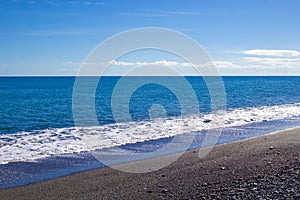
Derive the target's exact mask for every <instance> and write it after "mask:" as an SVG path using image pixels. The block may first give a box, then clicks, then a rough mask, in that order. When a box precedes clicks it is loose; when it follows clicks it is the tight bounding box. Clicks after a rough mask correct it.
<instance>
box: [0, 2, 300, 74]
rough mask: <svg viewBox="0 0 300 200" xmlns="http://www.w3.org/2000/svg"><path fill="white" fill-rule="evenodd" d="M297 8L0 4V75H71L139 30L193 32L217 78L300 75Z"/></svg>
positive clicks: (243, 4)
mask: <svg viewBox="0 0 300 200" xmlns="http://www.w3.org/2000/svg"><path fill="white" fill-rule="evenodd" d="M299 10H300V1H298V0H247V1H246V0H162V1H150V0H147V1H146V0H140V1H114V0H113V1H105V0H103V1H101V0H99V1H98V0H87V1H76V0H71V1H62V0H45V1H42V0H41V1H34V0H31V1H25V0H24V1H22V0H10V1H9V0H8V1H0V29H1V31H0V75H76V73H77V70H78V69H79V67H80V63H81V62H82V61H83V60H84V58H85V57H86V56H87V55H88V53H89V52H90V51H91V50H92V49H93V48H94V47H95V46H96V45H98V44H99V43H100V42H102V41H103V40H105V39H107V38H108V37H110V36H112V35H114V34H117V33H119V32H121V31H125V30H128V29H132V28H141V27H162V28H170V29H174V30H176V31H179V32H182V33H184V34H186V35H188V36H190V37H192V38H193V39H195V40H196V41H197V42H198V43H199V44H201V45H202V46H203V47H204V48H205V49H206V50H207V52H208V53H209V55H210V56H211V58H212V59H213V60H214V61H215V63H216V65H217V66H218V68H219V71H220V72H221V74H224V75H247V74H250V75H251V74H268V75H273V74H275V75H294V74H297V75H299V74H300V39H299V35H300V26H299V19H300V12H299ZM154 58H155V57H151V58H150V57H149V59H148V60H147V56H142V57H141V56H137V57H136V58H134V57H133V58H132V60H130V63H135V62H150V63H153V62H156V61H161V60H155V59H154ZM141 59H142V60H141ZM164 60H165V61H167V62H169V61H170V62H171V61H173V60H168V58H165V59H164ZM158 63H161V62H158ZM117 64H118V63H117ZM123 64H124V63H123ZM121 65H122V64H120V66H119V67H122V66H121Z"/></svg>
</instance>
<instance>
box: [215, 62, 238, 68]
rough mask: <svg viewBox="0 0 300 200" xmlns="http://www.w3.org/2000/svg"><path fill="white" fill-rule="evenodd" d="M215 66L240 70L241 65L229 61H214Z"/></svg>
mask: <svg viewBox="0 0 300 200" xmlns="http://www.w3.org/2000/svg"><path fill="white" fill-rule="evenodd" d="M214 64H215V65H216V67H217V68H240V66H239V65H236V64H234V63H232V62H228V61H214Z"/></svg>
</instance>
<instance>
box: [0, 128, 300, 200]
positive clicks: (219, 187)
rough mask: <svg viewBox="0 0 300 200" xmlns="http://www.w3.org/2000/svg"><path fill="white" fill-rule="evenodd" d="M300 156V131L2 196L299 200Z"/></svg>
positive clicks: (1, 192)
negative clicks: (155, 166) (144, 169)
mask: <svg viewBox="0 0 300 200" xmlns="http://www.w3.org/2000/svg"><path fill="white" fill-rule="evenodd" d="M299 150H300V128H298V129H293V130H287V131H283V132H279V133H276V134H271V135H267V136H260V137H256V138H253V139H247V140H244V141H239V142H234V143H229V144H223V145H218V146H215V147H214V149H213V150H212V151H211V152H210V153H209V154H208V156H206V157H205V158H203V159H199V158H198V151H199V150H197V151H193V150H192V151H189V152H186V153H185V154H184V155H183V156H182V157H181V158H180V159H178V160H177V161H176V162H175V163H173V164H171V165H170V166H168V167H166V168H163V169H161V170H159V171H155V172H150V173H146V174H131V173H125V172H119V171H116V170H113V169H111V168H103V169H99V170H93V171H88V172H83V173H79V174H75V175H71V176H67V177H62V178H58V179H54V180H49V181H44V182H40V183H35V184H31V185H28V186H24V187H18V188H13V189H6V190H0V199H3V200H5V199H42V200H44V199H300V153H299ZM156 159H158V161H159V159H164V157H161V158H156ZM140 162H141V161H140ZM143 162H145V161H143ZM127 165H130V166H134V164H133V163H129V164H127Z"/></svg>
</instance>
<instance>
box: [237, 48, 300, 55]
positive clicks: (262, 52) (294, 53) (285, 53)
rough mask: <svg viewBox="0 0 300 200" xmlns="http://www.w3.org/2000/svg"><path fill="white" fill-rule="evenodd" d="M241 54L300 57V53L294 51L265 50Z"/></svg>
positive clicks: (247, 51)
mask: <svg viewBox="0 0 300 200" xmlns="http://www.w3.org/2000/svg"><path fill="white" fill-rule="evenodd" d="M242 53H244V54H247V55H253V56H276V57H297V56H300V51H296V50H283V49H278V50H267V49H252V50H246V51H243V52H242Z"/></svg>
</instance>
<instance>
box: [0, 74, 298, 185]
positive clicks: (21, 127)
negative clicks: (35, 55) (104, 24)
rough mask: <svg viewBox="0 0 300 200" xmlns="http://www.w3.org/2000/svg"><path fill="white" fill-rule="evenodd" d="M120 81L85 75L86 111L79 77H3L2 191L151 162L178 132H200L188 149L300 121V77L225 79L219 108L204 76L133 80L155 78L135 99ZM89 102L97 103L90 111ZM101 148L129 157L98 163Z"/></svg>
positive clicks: (0, 110)
mask: <svg viewBox="0 0 300 200" xmlns="http://www.w3.org/2000/svg"><path fill="white" fill-rule="evenodd" d="M121 78H122V77H101V78H99V77H85V81H86V83H87V84H85V86H84V87H85V88H83V90H82V93H85V91H86V92H88V91H89V92H90V91H92V92H90V94H91V95H92V96H91V97H90V99H92V101H88V100H87V101H85V99H84V98H83V99H81V101H80V103H81V104H82V105H83V107H82V116H81V115H80V113H81V112H79V115H78V109H79V110H80V108H78V107H76V106H77V105H74V98H75V97H76V96H74V91H75V90H74V85H76V84H75V83H76V81H77V80H78V78H76V77H0V188H2V189H3V188H10V187H16V186H21V185H26V184H30V183H34V182H38V181H43V180H48V179H52V178H57V177H61V176H66V175H70V174H73V173H78V172H82V171H86V170H91V169H97V168H101V167H105V166H106V165H107V163H111V164H120V163H124V162H128V161H135V160H140V159H145V158H148V157H143V156H142V157H141V156H137V157H135V156H133V155H135V153H139V152H142V153H144V152H155V151H157V150H158V149H161V148H163V147H164V146H165V145H166V144H168V143H171V142H172V139H174V138H176V137H177V136H178V135H180V136H190V135H189V134H191V133H193V139H192V140H191V142H190V144H189V145H188V147H187V148H186V149H195V148H200V147H205V145H203V144H204V143H203V140H204V139H205V135H207V134H210V132H214V131H215V130H218V131H219V132H220V135H218V138H217V140H216V141H215V143H213V144H210V145H215V144H222V143H227V142H232V141H237V140H242V139H246V138H250V137H255V136H259V135H264V134H268V133H272V132H276V131H280V130H284V129H289V128H294V127H297V126H300V77H296V76H295V77H293V76H224V77H219V78H220V80H221V82H218V83H215V84H221V85H219V86H218V87H219V88H220V87H221V88H224V91H225V93H224V100H225V101H222V102H221V103H220V104H222V105H220V106H218V105H216V104H218V102H217V101H214V99H213V96H212V94H213V93H217V94H218V91H212V89H211V88H210V87H208V85H207V82H206V78H205V77H193V76H190V77H146V78H145V77H129V78H128V79H129V82H128V83H135V82H139V83H141V82H143V80H145V79H149V81H148V83H147V84H145V85H141V86H139V87H137V88H136V89H135V90H133V91H132V92H131V93H130V92H128V94H130V96H129V97H128V96H126V95H124V94H126V92H124V93H122V92H121V93H120V90H118V91H119V93H118V92H116V87H118V83H120V80H121ZM182 78H184V79H185V80H186V83H187V84H188V85H189V86H190V89H192V91H193V94H191V96H189V94H188V93H187V90H185V88H184V87H183V85H182V82H181V81H180V80H182ZM89 83H91V84H89ZM95 83H96V86H94V85H95ZM162 83H166V84H165V85H164V84H162ZM123 84H126V83H123ZM168 86H172V88H175V89H170V87H168ZM89 87H90V88H89ZM93 87H95V90H93V89H92V88H93ZM218 87H217V88H218ZM121 88H122V90H121V91H124V90H125V91H126V89H127V88H130V86H129V85H123V87H121ZM220 93H221V94H222V95H223V93H222V91H220ZM193 97H195V98H193ZM112 99H114V100H112ZM124 99H126V100H124ZM195 100H196V103H195ZM77 101H78V99H77ZM183 103H184V105H182V104H183ZM85 104H91V105H89V106H87V107H88V108H92V109H91V110H92V111H93V112H91V113H88V114H90V116H89V115H88V114H87V111H86V110H85V106H84V105H85ZM124 105H125V106H124ZM74 110H77V111H74ZM219 111H220V112H219ZM221 111H222V112H221ZM75 112H77V114H76V113H75ZM220 113H222V120H221V121H222V122H219V121H218V120H217V119H220V117H218V115H220ZM75 115H76V120H75ZM120 116H121V117H120ZM122 116H123V117H122ZM124 116H125V117H124ZM78 117H79V118H80V117H81V118H80V119H78ZM90 117H91V118H90ZM92 118H93V120H91V119H92ZM95 119H96V120H95ZM216 121H218V122H216ZM95 122H96V123H95ZM191 122H193V123H192V124H193V125H191V126H190V124H191ZM182 127H185V128H182ZM207 146H208V145H207ZM181 150H182V149H180V148H179V149H178V148H173V149H172V148H171V149H168V151H167V154H171V153H176V152H178V151H181ZM95 151H104V152H106V153H108V152H114V153H116V152H118V153H119V154H122V153H124V155H123V156H122V158H118V157H110V156H106V158H105V159H106V160H99V159H97V158H95V156H94V154H93V152H95ZM130 152H133V153H132V155H131V154H130ZM129 154H130V155H131V156H130V155H129ZM147 155H148V154H147ZM150 155H151V154H150ZM152 156H157V155H156V154H153V155H152ZM150 157H151V156H150ZM108 161H109V162H108Z"/></svg>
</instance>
